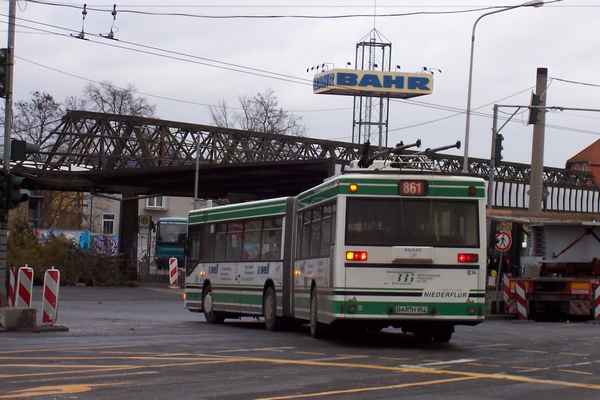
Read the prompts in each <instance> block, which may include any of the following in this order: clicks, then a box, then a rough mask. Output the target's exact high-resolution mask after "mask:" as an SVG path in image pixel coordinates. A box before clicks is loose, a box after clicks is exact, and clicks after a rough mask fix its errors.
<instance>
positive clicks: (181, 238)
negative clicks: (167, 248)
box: [157, 223, 187, 244]
mask: <svg viewBox="0 0 600 400" xmlns="http://www.w3.org/2000/svg"><path fill="white" fill-rule="evenodd" d="M186 233H187V225H185V224H162V223H161V224H160V225H159V228H158V240H157V241H158V242H159V243H163V244H183V243H184V242H185V238H186Z"/></svg>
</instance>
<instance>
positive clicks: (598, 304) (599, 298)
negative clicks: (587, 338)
mask: <svg viewBox="0 0 600 400" xmlns="http://www.w3.org/2000/svg"><path fill="white" fill-rule="evenodd" d="M594 319H600V285H598V286H596V288H595V289H594Z"/></svg>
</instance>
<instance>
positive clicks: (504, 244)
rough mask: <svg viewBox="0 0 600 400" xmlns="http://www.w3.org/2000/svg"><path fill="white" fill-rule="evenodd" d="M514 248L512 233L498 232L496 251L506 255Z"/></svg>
mask: <svg viewBox="0 0 600 400" xmlns="http://www.w3.org/2000/svg"><path fill="white" fill-rule="evenodd" d="M511 246H512V236H511V234H510V232H504V231H502V232H497V233H496V250H497V251H499V252H501V253H506V252H507V251H509V250H510V247H511Z"/></svg>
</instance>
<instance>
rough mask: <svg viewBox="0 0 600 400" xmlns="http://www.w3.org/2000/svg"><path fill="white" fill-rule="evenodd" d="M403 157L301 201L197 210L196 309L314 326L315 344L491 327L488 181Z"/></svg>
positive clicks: (443, 337)
mask: <svg viewBox="0 0 600 400" xmlns="http://www.w3.org/2000/svg"><path fill="white" fill-rule="evenodd" d="M417 158H418V157H417ZM399 159H400V157H399V158H398V159H397V161H396V162H389V161H386V162H384V161H379V160H375V161H373V160H371V161H370V162H369V163H367V166H366V167H364V166H365V165H364V163H363V164H362V166H363V168H360V167H359V164H360V163H359V162H356V161H354V162H352V164H351V165H350V167H349V168H346V170H345V171H344V173H343V174H342V175H339V176H334V177H331V178H329V179H327V180H326V181H325V182H324V183H323V184H321V185H319V186H317V187H314V188H312V189H310V190H308V191H306V192H303V193H300V194H299V195H298V196H296V197H284V198H276V199H272V200H262V201H252V202H247V203H240V204H232V205H226V206H220V207H214V208H206V209H200V210H194V211H192V212H190V214H189V237H190V245H189V250H188V266H191V268H189V269H188V272H189V274H188V276H187V279H186V301H185V307H186V308H187V309H189V310H190V311H195V312H204V315H205V317H206V320H207V321H208V322H211V323H218V322H222V321H223V320H224V319H225V318H239V317H241V316H256V317H263V318H264V320H265V325H266V328H267V329H269V330H274V329H277V328H278V327H280V326H281V323H282V322H286V321H308V322H309V325H310V333H311V335H312V336H314V337H317V336H319V335H321V334H322V333H323V332H324V331H325V330H326V329H327V328H330V327H336V326H340V325H342V326H345V330H346V331H348V330H349V329H359V328H362V327H365V328H369V329H376V330H377V329H382V328H385V327H389V326H393V327H398V328H402V329H403V331H405V332H412V333H415V334H416V335H417V336H420V337H421V338H423V339H426V340H434V341H437V342H448V341H449V340H450V338H451V336H452V333H453V332H454V326H455V325H476V324H479V323H480V322H482V321H483V320H484V314H485V312H484V305H485V277H486V270H485V265H486V234H485V233H486V228H485V195H486V187H485V181H484V180H482V179H479V178H473V177H467V176H447V175H442V174H439V173H436V172H435V171H427V172H425V171H423V165H421V166H420V167H419V168H418V169H415V168H414V163H415V157H414V156H413V157H412V161H411V164H410V165H412V168H411V167H408V166H404V165H403V162H401V161H398V160H399ZM423 160H424V161H423ZM421 161H423V162H424V163H425V165H429V166H431V163H429V164H427V160H426V159H425V157H422V158H421ZM420 164H423V163H421V162H420ZM407 165H408V164H407Z"/></svg>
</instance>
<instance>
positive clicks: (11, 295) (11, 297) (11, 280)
mask: <svg viewBox="0 0 600 400" xmlns="http://www.w3.org/2000/svg"><path fill="white" fill-rule="evenodd" d="M16 274H17V271H15V268H14V267H9V268H8V306H9V307H14V306H15V292H16V287H17V277H16Z"/></svg>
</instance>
